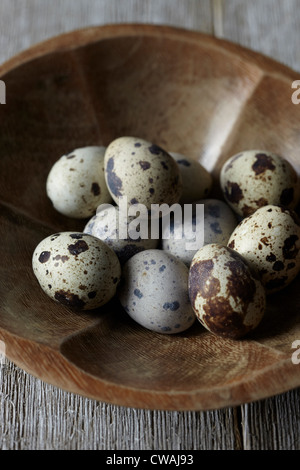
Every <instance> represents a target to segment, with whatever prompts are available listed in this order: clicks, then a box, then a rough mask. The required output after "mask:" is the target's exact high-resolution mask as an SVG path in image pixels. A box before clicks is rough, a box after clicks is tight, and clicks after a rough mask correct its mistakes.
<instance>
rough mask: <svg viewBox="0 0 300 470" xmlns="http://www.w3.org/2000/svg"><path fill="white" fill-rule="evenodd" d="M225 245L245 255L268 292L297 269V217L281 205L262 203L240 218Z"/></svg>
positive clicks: (299, 234) (286, 282) (292, 276)
mask: <svg viewBox="0 0 300 470" xmlns="http://www.w3.org/2000/svg"><path fill="white" fill-rule="evenodd" d="M228 246H229V247H230V248H232V249H234V250H236V251H237V252H238V253H240V254H241V255H242V256H244V258H245V259H247V261H248V263H249V264H250V265H251V266H252V268H253V269H254V270H255V271H256V272H257V274H258V275H259V276H260V278H261V281H262V283H263V285H264V286H265V289H266V292H267V293H268V294H271V293H274V292H277V291H280V290H282V289H283V288H285V287H286V286H287V285H289V284H290V283H291V282H292V281H293V279H295V277H296V276H297V275H298V273H299V271H300V225H299V219H298V216H297V215H296V214H295V213H294V212H293V211H291V210H289V209H285V208H283V207H282V206H274V205H268V206H264V207H261V208H260V209H257V211H255V212H254V214H252V215H250V216H248V217H246V218H245V219H243V220H242V221H241V222H240V223H239V225H238V226H237V227H236V229H235V230H234V231H233V233H232V235H231V236H230V239H229V241H228Z"/></svg>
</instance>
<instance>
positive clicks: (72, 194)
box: [46, 146, 112, 219]
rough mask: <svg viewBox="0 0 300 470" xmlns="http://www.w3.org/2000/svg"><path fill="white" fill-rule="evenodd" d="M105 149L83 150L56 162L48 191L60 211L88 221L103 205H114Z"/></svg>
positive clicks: (50, 176)
mask: <svg viewBox="0 0 300 470" xmlns="http://www.w3.org/2000/svg"><path fill="white" fill-rule="evenodd" d="M105 150H106V147H100V146H93V147H83V148H79V149H76V150H73V151H72V152H71V153H69V154H68V155H63V156H62V157H60V158H59V160H57V161H56V162H55V163H54V165H53V166H52V168H51V170H50V172H49V174H48V178H47V182H46V192H47V195H48V197H49V198H50V200H51V202H52V204H53V206H54V208H55V209H56V210H57V211H58V212H60V213H61V214H63V215H65V216H67V217H72V218H75V219H84V218H88V217H91V216H92V215H93V214H95V212H96V210H97V207H98V206H99V204H103V203H110V202H112V198H111V196H110V193H109V191H108V189H107V185H106V182H105V176H104V154H105Z"/></svg>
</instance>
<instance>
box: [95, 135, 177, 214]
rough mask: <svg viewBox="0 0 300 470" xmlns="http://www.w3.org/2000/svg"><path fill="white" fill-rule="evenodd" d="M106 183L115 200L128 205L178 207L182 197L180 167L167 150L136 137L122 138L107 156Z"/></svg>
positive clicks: (117, 202)
mask: <svg viewBox="0 0 300 470" xmlns="http://www.w3.org/2000/svg"><path fill="white" fill-rule="evenodd" d="M104 163H105V179H106V183H107V187H108V189H109V191H110V193H111V196H112V198H113V200H114V201H115V202H116V204H119V200H120V198H123V200H126V202H127V205H128V206H130V205H133V204H143V205H144V206H145V207H147V209H148V210H150V209H151V205H152V204H163V203H166V204H170V205H171V204H173V203H177V202H178V201H179V199H180V197H181V193H182V177H181V173H180V170H179V167H178V165H177V163H176V161H175V160H174V158H172V157H171V155H170V154H169V153H167V152H166V151H165V150H164V149H162V148H161V147H159V146H158V145H156V144H153V143H151V142H148V141H146V140H144V139H141V138H137V137H119V138H117V139H115V140H113V141H112V142H111V143H110V144H109V145H108V147H107V149H106V152H105V158H104Z"/></svg>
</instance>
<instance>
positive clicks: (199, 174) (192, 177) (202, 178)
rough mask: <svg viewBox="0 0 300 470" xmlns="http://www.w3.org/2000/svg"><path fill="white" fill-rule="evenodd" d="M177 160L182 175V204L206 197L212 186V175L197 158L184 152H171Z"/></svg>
mask: <svg viewBox="0 0 300 470" xmlns="http://www.w3.org/2000/svg"><path fill="white" fill-rule="evenodd" d="M169 153H170V155H171V156H172V157H173V158H174V159H175V161H176V162H177V164H178V166H179V169H180V172H181V177H182V195H181V198H180V203H181V204H189V203H192V202H195V201H197V200H198V199H203V198H206V197H207V196H208V195H209V193H210V191H211V188H212V176H211V174H210V173H209V172H208V171H207V170H206V168H204V166H202V165H201V163H199V162H198V161H197V160H194V159H192V158H190V157H187V156H186V155H183V154H182V153H178V152H169Z"/></svg>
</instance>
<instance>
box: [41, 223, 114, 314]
mask: <svg viewBox="0 0 300 470" xmlns="http://www.w3.org/2000/svg"><path fill="white" fill-rule="evenodd" d="M32 268H33V272H34V274H35V276H36V278H37V280H38V282H39V284H40V286H41V288H42V289H43V291H44V292H45V293H46V294H47V295H48V296H49V297H50V298H52V299H53V300H54V301H57V302H60V303H62V304H64V305H66V306H68V307H70V308H73V309H76V310H91V309H95V308H98V307H101V306H102V305H104V304H106V303H107V302H108V301H109V300H111V299H112V297H113V296H114V295H115V294H116V289H117V286H118V284H119V281H120V277H121V267H120V262H119V260H118V257H117V255H116V254H115V253H114V251H113V250H112V249H111V248H109V246H107V245H106V244H105V243H104V242H102V241H101V240H99V239H97V238H95V237H93V236H91V235H88V234H84V233H75V232H59V233H55V234H53V235H50V236H49V237H46V238H45V239H44V240H42V241H41V242H40V243H39V244H38V246H37V247H36V248H35V250H34V253H33V256H32Z"/></svg>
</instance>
